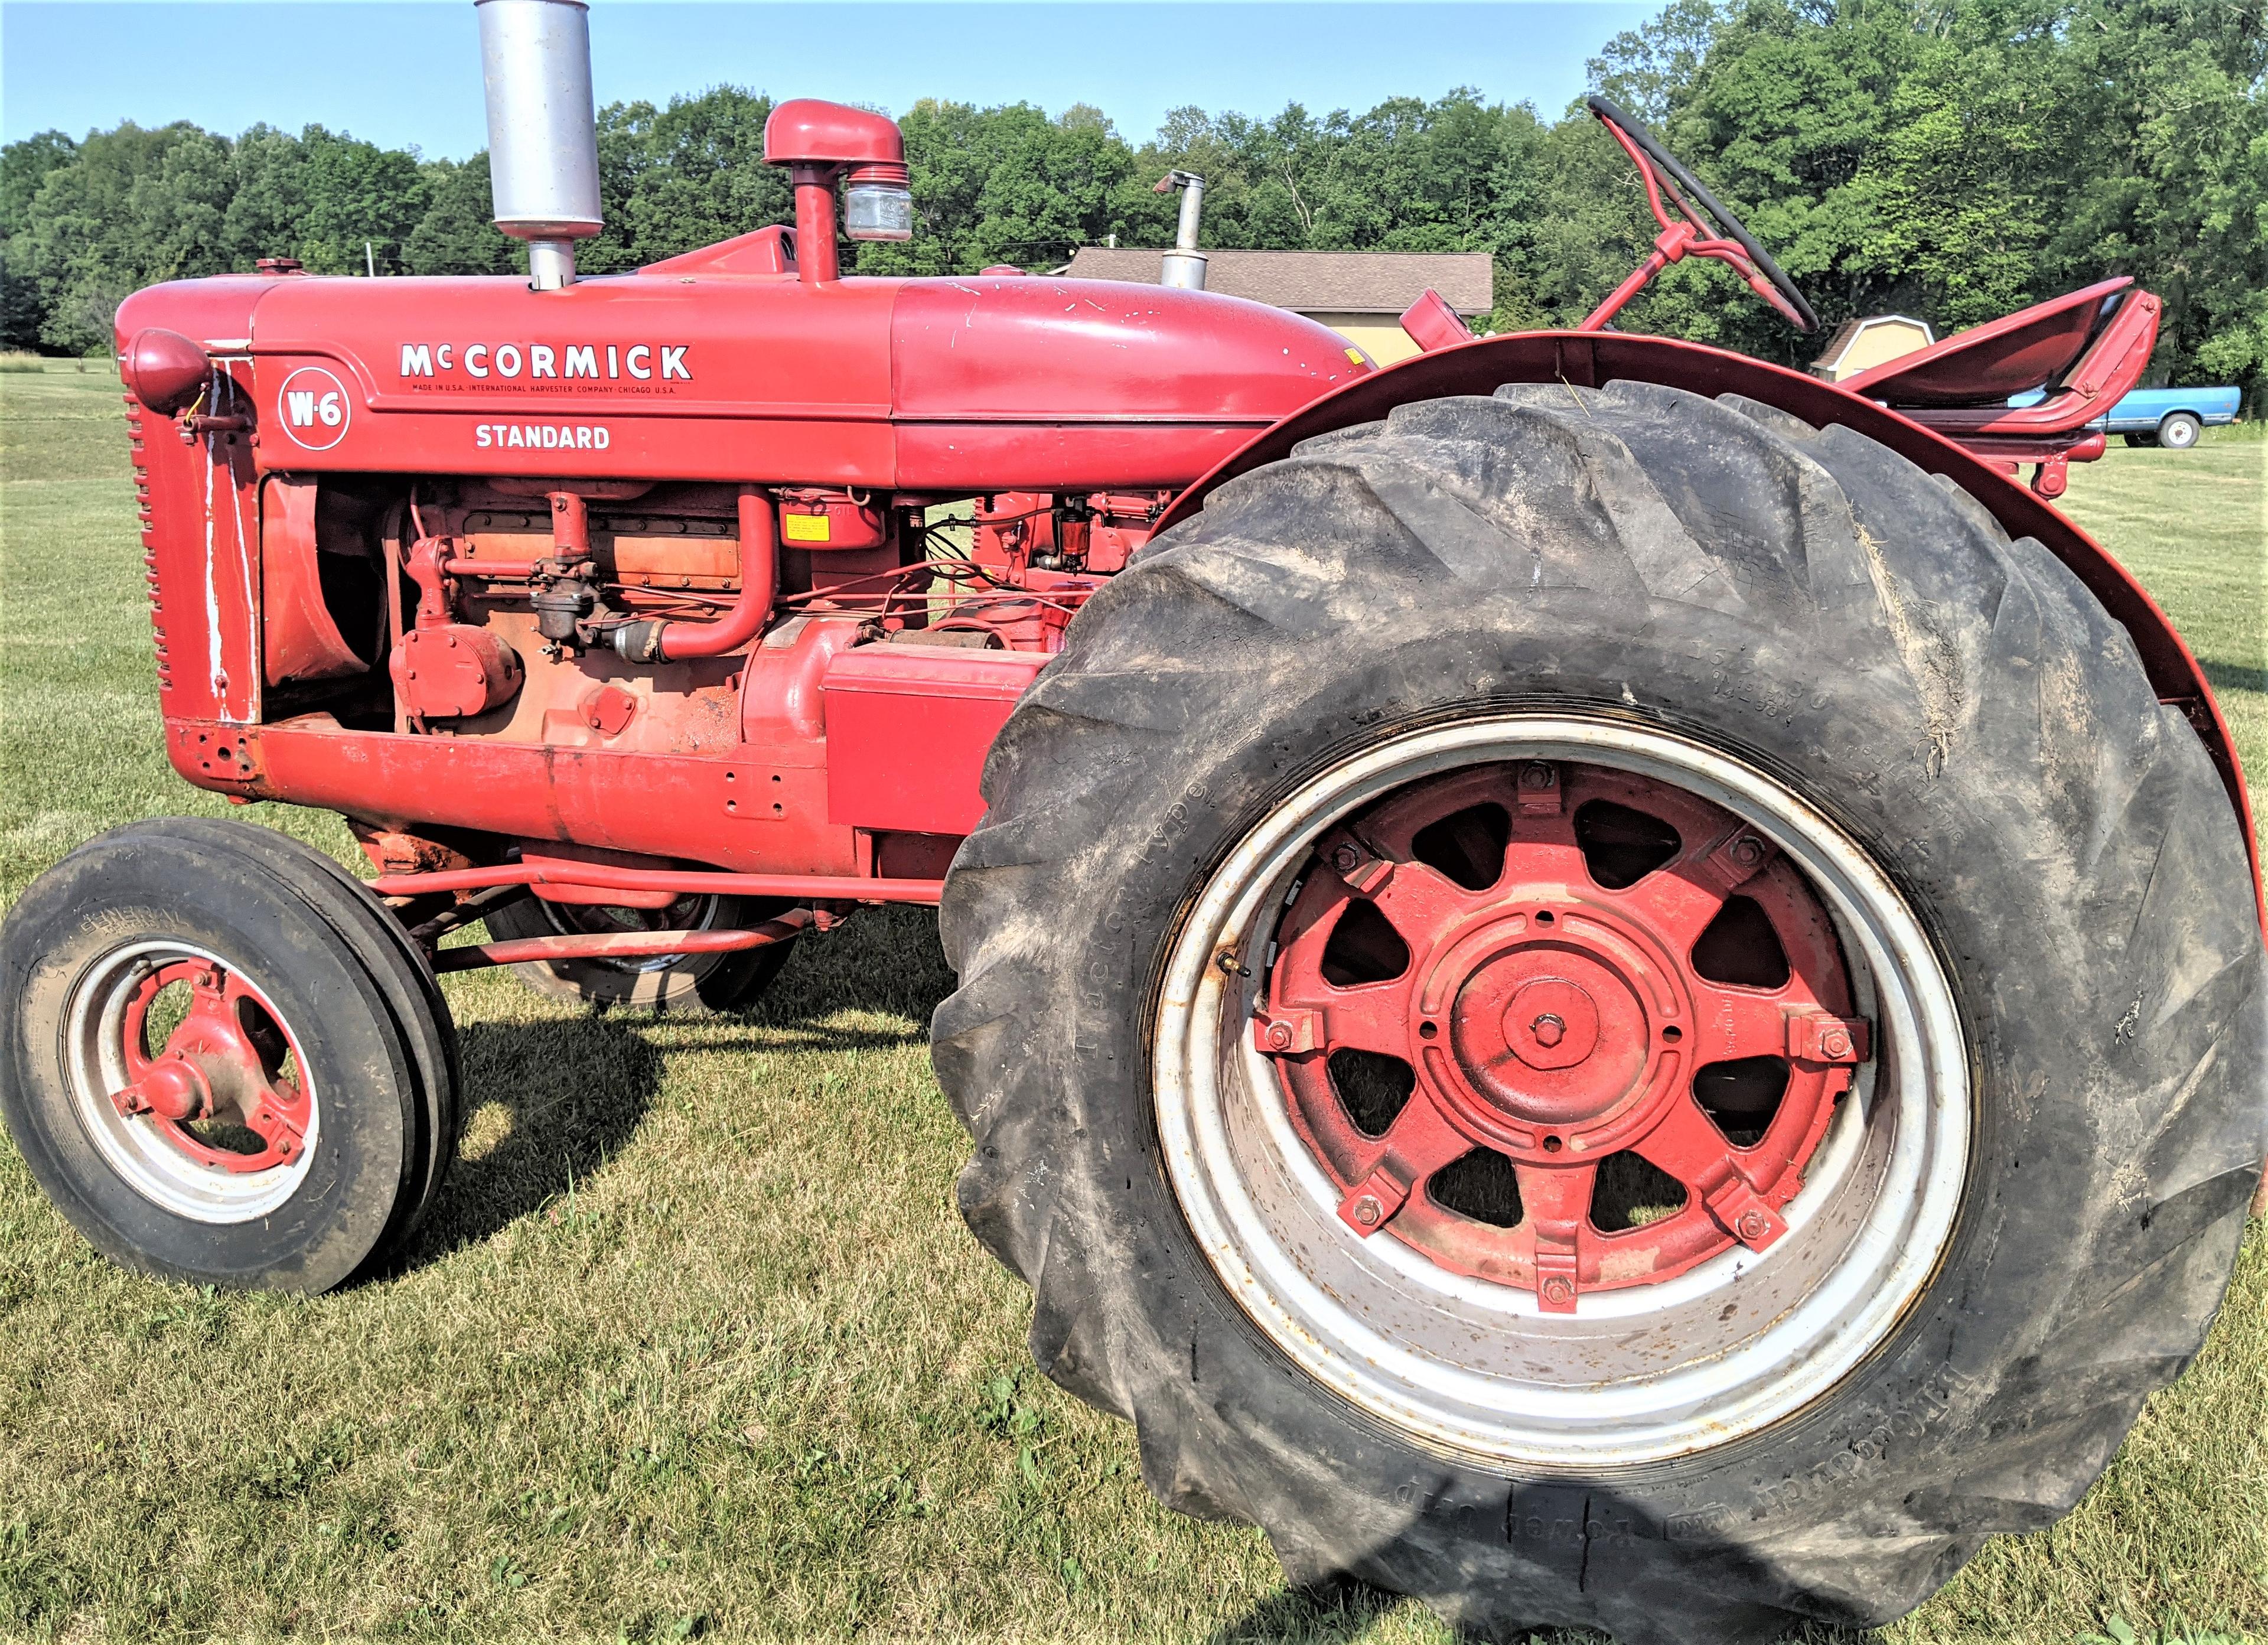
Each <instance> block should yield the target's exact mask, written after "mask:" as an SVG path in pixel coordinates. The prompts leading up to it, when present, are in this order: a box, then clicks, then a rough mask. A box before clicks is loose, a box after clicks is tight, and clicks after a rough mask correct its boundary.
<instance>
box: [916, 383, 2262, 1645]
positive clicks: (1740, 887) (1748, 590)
mask: <svg viewBox="0 0 2268 1645" xmlns="http://www.w3.org/2000/svg"><path fill="white" fill-rule="evenodd" d="M984 793H985V796H986V800H987V802H988V804H989V806H990V810H989V811H988V813H987V815H986V816H985V819H984V822H983V824H982V825H981V826H980V828H979V829H978V830H977V831H976V834H975V835H973V836H972V837H970V838H969V840H968V842H967V843H966V845H963V847H962V848H961V852H960V854H959V856H958V858H957V859H956V860H955V863H954V869H953V873H952V876H951V878H950V880H949V881H948V882H947V885H946V896H945V904H944V909H943V912H942V934H943V938H944V941H945V947H946V955H947V957H948V958H949V959H950V960H951V961H952V963H954V967H955V968H956V970H958V972H959V975H960V988H959V991H958V992H956V993H954V995H953V996H952V997H951V998H950V999H948V1000H946V1002H945V1003H944V1004H943V1005H942V1006H941V1007H939V1011H938V1014H937V1018H936V1022H935V1024H934V1044H935V1047H936V1050H935V1058H936V1063H937V1068H938V1073H939V1079H940V1080H941V1081H942V1082H943V1084H944V1087H945V1089H946V1093H947V1094H948V1095H949V1096H950V1097H951V1098H952V1100H953V1102H954V1105H955V1108H956V1110H957V1111H958V1112H959V1113H960V1115H961V1118H962V1119H963V1121H964V1123H965V1124H966V1125H968V1128H969V1130H970V1131H971V1132H972V1133H973V1136H974V1138H975V1142H976V1148H975V1154H974V1157H973V1158H972V1159H971V1160H970V1162H969V1163H968V1167H967V1168H966V1169H965V1170H964V1171H963V1173H962V1176H961V1185H960V1198H961V1208H962V1211H963V1214H964V1215H965V1216H966V1218H967V1219H968V1223H969V1225H970V1227H971V1228H973V1229H974V1230H975V1231H976V1234H977V1236H979V1237H980V1238H981V1239H982V1240H983V1241H984V1243H986V1244H987V1245H988V1246H990V1248H991V1249H992V1250H994V1251H995V1252H996V1253H997V1254H998V1256H999V1257H1000V1258H1001V1259H1002V1261H1004V1262H1005V1264H1006V1265H1008V1266H1009V1267H1011V1268H1012V1269H1013V1270H1014V1271H1015V1272H1018V1273H1019V1274H1020V1275H1022V1276H1023V1277H1024V1278H1025V1279H1026V1280H1028V1281H1029V1282H1030V1283H1031V1284H1032V1286H1033V1287H1034V1289H1035V1293H1036V1301H1035V1309H1034V1315H1033V1323H1032V1331H1031V1344H1032V1349H1033V1352H1034V1354H1035V1357H1036V1359H1037V1361H1038V1362H1039V1364H1040V1365H1041V1367H1042V1368H1043V1369H1045V1370H1046V1371H1047V1372H1048V1373H1049V1375H1050V1376H1053V1377H1055V1378H1056V1379H1057V1381H1058V1382H1060V1383H1063V1384H1064V1386H1065V1387H1067V1388H1069V1389H1071V1391H1074V1392H1076V1393H1078V1394H1079V1395H1080V1396H1081V1397H1082V1398H1086V1399H1088V1400H1090V1401H1092V1402H1093V1403H1094V1404H1096V1405H1100V1406H1101V1407H1102V1408H1104V1409H1107V1410H1110V1411H1114V1412H1116V1413H1119V1414H1121V1415H1123V1416H1127V1417H1130V1418H1131V1419H1132V1420H1134V1421H1135V1422H1136V1423H1137V1424H1138V1428H1139V1434H1140V1450H1141V1455H1142V1460H1143V1472H1144V1475H1145V1479H1147V1481H1148V1482H1149V1484H1150V1486H1151V1487H1152V1490H1153V1491H1155V1492H1156V1493H1157V1494H1158V1495H1159V1496H1160V1498H1161V1499H1162V1500H1163V1501H1166V1502H1167V1503H1168V1504H1169V1505H1171V1506H1173V1507H1175V1508H1178V1509H1183V1510H1185V1511H1188V1512H1190V1513H1194V1514H1199V1515H1209V1516H1231V1517H1234V1518H1238V1519H1242V1520H1247V1521H1249V1522H1252V1523H1257V1524H1259V1525H1261V1526H1262V1527H1263V1528H1264V1529H1265V1530H1266V1531H1267V1532H1268V1534H1269V1536H1270V1538H1271V1539H1272V1541H1273V1543H1274V1545H1275V1547H1276V1550H1277V1552H1278V1555H1279V1556H1280V1558H1281V1559H1282V1560H1283V1563H1284V1566H1285V1570H1286V1572H1287V1573H1288V1574H1289V1575H1291V1576H1292V1578H1293V1579H1294V1580H1295V1581H1299V1582H1317V1581H1322V1580H1325V1579H1329V1578H1332V1577H1335V1576H1339V1575H1351V1576H1355V1577H1359V1578H1360V1579H1362V1580H1364V1581H1366V1582H1372V1583H1375V1584H1378V1585H1380V1586H1381V1587H1385V1588H1388V1589H1391V1590H1398V1591H1402V1592H1406V1593H1410V1594H1414V1595H1418V1596H1420V1597H1423V1598H1425V1599H1426V1600H1427V1601H1429V1602H1430V1603H1432V1604H1433V1605H1434V1606H1436V1607H1437V1608H1438V1609H1440V1611H1441V1612H1444V1613H1445V1614H1446V1615H1447V1617H1448V1618H1450V1619H1452V1620H1453V1621H1454V1622H1455V1623H1458V1624H1460V1625H1462V1626H1465V1627H1471V1628H1474V1629H1476V1630H1479V1631H1484V1632H1488V1633H1491V1634H1498V1635H1506V1634H1515V1633H1516V1632H1517V1631H1518V1630H1519V1629H1521V1628H1523V1627H1545V1626H1554V1625H1557V1626H1568V1627H1593V1628H1599V1629H1603V1630H1606V1631H1608V1632H1610V1633H1612V1634H1616V1635H1617V1636H1619V1637H1620V1638H1622V1639H1624V1640H1626V1641H1712V1642H1716V1641H1749V1640H1753V1641H1764V1640H1768V1639H1773V1638H1777V1637H1778V1636H1779V1635H1780V1634H1781V1633H1782V1632H1784V1631H1785V1630H1787V1629H1789V1628H1792V1627H1797V1626H1800V1624H1802V1623H1805V1622H1814V1621H1815V1622H1826V1623H1834V1624H1842V1625H1847V1626H1859V1627H1863V1626H1870V1625H1874V1624H1877V1623H1880V1622H1882V1621H1885V1620H1887V1619H1889V1618H1891V1617H1893V1616H1896V1615H1897V1614H1898V1613H1900V1612H1904V1611H1905V1610H1907V1609H1909V1608H1910V1607H1911V1606H1912V1605H1914V1604H1918V1602H1919V1601H1920V1600H1922V1599H1923V1598H1925V1597H1926V1596H1927V1595H1928V1594H1930V1593H1931V1592H1932V1591H1933V1590H1934V1589H1936V1588H1937V1587H1938V1586H1939V1585H1940V1584H1941V1583H1942V1582H1945V1581H1946V1580H1947V1579H1948V1577H1950V1576H1951V1575H1952V1574H1953V1573H1954V1572H1955V1570H1957V1569H1958V1568H1960V1566H1961V1565H1962V1563H1963V1562H1964V1561H1965V1560H1967V1559H1968V1558H1969V1557H1970V1555H1971V1554H1972V1553H1975V1552H1976V1550H1977V1547H1978V1545H1980V1544H1981V1543H1982V1541H1983V1540H1984V1538H1985V1537H1986V1536H1988V1535H1990V1534H1992V1533H1993V1532H1996V1531H2026V1530H2031V1529H2035V1528H2036V1527H2038V1526H2040V1525H2043V1524H2045V1523H2049V1522H2050V1521H2051V1520H2052V1519H2054V1518H2055V1517H2056V1516H2058V1515H2059V1514H2061V1513H2063V1512H2065V1511H2066V1509H2069V1508H2070V1507H2071V1506H2072V1505H2073V1503H2074V1502H2075V1501H2077V1500H2078V1498H2079V1496H2080V1494H2081V1493H2082V1492H2083V1491H2084V1490H2085V1489H2086V1487H2087V1486H2088V1483H2089V1482H2090V1481H2091V1480H2092V1479H2094V1478H2095V1476H2096V1474H2097V1473H2099V1472H2101V1470H2102V1467H2103V1465H2104V1464H2106V1462H2107V1461H2108V1460H2109V1458H2110V1456H2111V1454H2112V1452H2113V1451H2114V1450H2116V1449H2117V1445H2118V1443H2119V1441H2120V1439H2121V1438H2122V1437H2123V1435H2124V1434H2125V1432H2126V1430H2127V1427H2128V1426H2129V1425H2130V1424H2131V1423H2132V1420H2133V1419H2134V1416H2135V1414H2136V1413H2137V1411H2138V1410H2139V1406H2140V1404H2141V1402H2142V1400H2143V1398H2145V1397H2146V1396H2147V1394H2148V1393H2149V1392H2150V1391H2153V1390H2154V1389H2155V1388H2157V1387H2159V1386H2161V1384H2163V1383H2165V1382H2167V1381H2168V1380H2169V1379H2170V1378H2171V1377H2172V1376H2175V1375H2176V1373H2177V1372H2178V1371H2179V1370H2180V1369H2181V1368H2182V1367H2183V1365H2184V1364H2185V1363H2186V1362H2187V1361H2188V1359H2189V1357H2190V1356H2191V1354H2194V1353H2195V1352H2196V1350H2197V1348H2198V1344H2199V1342H2200V1341H2201V1340H2202V1339H2203V1336H2204V1333H2205V1328H2206V1326H2207V1324H2208V1323H2209V1322H2210V1320H2211V1318H2212V1316H2213V1311H2214V1309H2215V1308H2216V1307H2217V1305H2218V1303H2219V1301H2220V1295H2221V1292H2222V1290H2223V1287H2225V1285H2226V1283H2227V1281H2228V1276H2229V1273H2230V1272H2231V1268H2232V1266H2233V1264H2234V1261H2235V1252H2236V1248H2237V1243H2238V1241H2239V1238H2240V1236H2241V1234H2242V1226H2243V1221H2244V1213H2245V1206H2246V1202H2247V1200H2248V1199H2249V1197H2250V1191H2251V1188H2252V1184H2253V1183H2254V1181H2255V1180H2256V1179H2257V1175H2258V1169H2259V1161H2260V1157H2261V1152H2262V1148H2263V1146H2264V1123H2268V1103H2264V1101H2263V1095H2264V1094H2263V1087H2262V1073H2261V1069H2262V1051H2263V1048H2264V1040H2268V1003H2264V1001H2268V994H2264V986H2263V971H2264V964H2263V955H2262V949H2261V935H2260V932H2259V930H2258V928H2257V926H2256V925H2255V923H2254V915H2253V907H2252V899H2251V895H2250V883H2249V880H2248V874H2249V869H2248V866H2247V860H2246V856H2245V852H2244V845H2243V841H2242V837H2241V835H2240V832H2239V829H2238V826H2237V823H2236V821H2235V815H2234V813H2233V810H2232V808H2231V807H2230V805H2229V803H2228V798H2227V795H2226V793H2224V791H2223V789H2222V788H2221V786H2220V782H2219V780H2218V778H2217V777H2216V776H2215V773H2214V771H2213V765H2212V763H2211V762H2210V760H2209V759H2208V758H2207V756H2206V754H2205V749H2204V748H2203V747H2202V746H2201V745H2200V744H2199V742H2198V739H2197V737H2196V736H2195V735H2194V734H2193V733H2192V732H2191V730H2190V728H2189V727H2188V725H2187V724H2186V723H2185V721H2184V720H2183V717H2182V715H2181V713H2180V712H2179V711H2178V710H2177V709H2175V708H2170V707H2164V706H2161V704H2159V703H2158V701H2157V699H2156V697H2155V695H2154V692H2153V691H2152V690H2151V688H2150V685H2149V683H2148V682H2147V679H2146V678H2145V676H2144V675H2143V672H2142V668H2141V666H2140V663H2139V660H2138V659H2137V657H2136V655H2135V653H2134V650H2133V647H2132V644H2131V642H2130V641H2129V639H2128V638H2127V636H2126V635H2125V633H2124V631H2122V630H2121V629H2120V628H2119V627H2118V626H2117V624H2115V623H2112V622H2111V621H2110V619H2109V618H2108V617H2107V616H2105V615H2104V614H2103V613H2102V610H2101V609H2099V608H2098V607H2097V606H2096V605H2095V602H2094V601H2092V599H2091V598H2090V597H2089V596H2088V594H2087V593H2086V592H2085V591H2084V590H2083V589H2082V587H2081V586H2080V584H2079V583H2078V582H2077V580H2076V579H2073V576H2072V575H2071V574H2070V573H2069V572H2067V571H2066V569H2065V568H2064V567H2063V566H2062V565H2060V564H2058V562H2057V561H2056V560H2054V559H2053V558H2052V557H2051V556H2050V555H2049V554H2048V553H2047V552H2046V550H2044V549H2043V548H2042V547H2041V546H2040V545H2039V544H2038V543H2036V542H2030V541H2024V542H2009V541H2007V538H2006V537H2005V535H2003V534H2002V533H2001V532H2000V531H1999V528H1998V527H1996V526H1995V525H1994V524H1993V523H1992V520H1990V519H1989V517H1987V516H1986V515H1985V513H1984V512H1983V510H1982V509H1981V508H1979V507H1978V506H1977V505H1976V504H1975V503H1974V502H1973V501H1972V500H1971V499H1970V498H1968V497H1966V496H1965V495H1963V494H1962V493H1961V492H1959V491H1956V490H1955V489H1954V488H1953V487H1952V486H1951V485H1950V484H1948V483H1941V482H1938V481H1935V480H1933V478H1932V477H1931V476H1927V475H1925V474H1923V473H1922V472H1921V471H1920V470H1918V469H1917V468H1913V467H1911V465H1909V464H1908V463H1906V462H1905V461H1904V460H1903V459H1901V458H1899V457H1897V456H1896V455H1894V454H1891V453H1889V451H1887V450H1885V449H1883V448H1882V447H1881V446H1877V445H1875V444H1874V443H1873V442H1871V441H1869V440H1867V439H1864V438H1862V437H1859V436H1858V435H1855V434H1852V433H1851V432H1848V431H1845V430H1843V429H1837V428H1829V429H1825V430H1815V429H1813V428H1811V427H1809V426H1808V425H1806V424H1800V423H1799V422H1796V421H1795V420H1794V419H1793V418H1791V417H1787V416H1786V415H1785V414H1782V413H1780V412H1778V411H1775V410H1772V409H1769V408H1767V407H1764V406H1762V405H1758V404H1756V403H1754V402H1746V401H1743V400H1741V399H1738V398H1735V397H1731V396H1727V397H1726V398H1725V399H1722V400H1718V401H1710V400H1706V399H1702V398H1699V397H1697V396H1694V395H1688V394H1685V393H1683V392H1680V391H1677V390H1674V389H1669V388H1666V387H1657V386H1652V385H1646V384H1638V383H1620V384H1616V385H1614V386H1612V387H1609V388H1607V389H1604V390H1597V391H1594V390H1589V389H1577V388H1571V387H1565V386H1563V385H1558V384H1554V385H1551V386H1550V387H1527V386H1520V387H1506V388H1505V389H1503V390H1500V391H1499V394H1498V395H1496V396H1495V397H1494V398H1492V399H1491V398H1477V397H1474V398H1458V399H1450V400H1441V401H1436V402H1425V403H1420V404H1415V405H1410V406H1408V407H1404V408H1403V409H1398V410H1396V411H1395V413H1394V414H1393V415H1392V417H1389V418H1388V420H1387V421H1385V422H1383V423H1378V424H1369V425H1366V426H1363V427H1359V428H1355V429H1350V430H1346V431H1344V432H1338V433H1335V434H1331V435H1328V436H1324V437H1322V438H1319V439H1314V440H1311V441H1309V442H1307V444H1306V445H1304V446H1301V447H1300V449H1299V451H1298V452H1297V453H1296V454H1294V455H1293V456H1292V458H1290V459H1289V460H1287V461H1284V462H1281V463H1278V464H1275V465H1272V466H1270V468H1265V469H1262V470H1259V471H1256V472H1255V473H1253V474H1250V475H1248V476H1243V477H1241V478H1240V479H1238V480H1236V481H1234V482H1233V483H1230V484H1228V485H1226V486H1224V487H1223V488H1221V489H1220V490H1219V491H1217V492H1216V493H1215V494H1214V495H1213V497H1212V498H1211V499H1210V501H1209V503H1208V504H1207V506H1206V508H1205V510H1204V513H1202V514H1201V515H1199V516H1198V517H1197V518H1196V519H1194V520H1190V521H1189V522H1188V523H1187V524H1186V525H1184V526H1182V527H1179V528H1177V529H1176V530H1175V531H1174V532H1172V533H1170V534H1168V535H1167V536H1166V537H1164V538H1162V539H1161V540H1160V542H1158V543H1157V544H1156V545H1154V546H1153V548H1152V550H1150V551H1149V552H1148V553H1147V554H1145V556H1144V557H1141V558H1140V559H1138V561H1137V562H1136V564H1134V565H1133V567H1132V568H1131V569H1130V570H1129V571H1128V572H1125V573H1123V575H1122V576H1121V577H1120V578H1119V579H1116V582H1114V584H1113V585H1112V586H1109V587H1108V588H1107V589H1105V590H1103V591H1102V592H1101V594H1097V595H1096V596H1095V597H1094V600H1093V601H1090V603H1089V604H1088V606H1087V607H1086V610H1085V611H1084V612H1083V613H1082V614H1081V616H1079V619H1078V620H1077V621H1076V622H1075V623H1073V624H1072V625H1071V630H1070V632H1069V636H1068V643H1067V645H1066V647H1065V649H1064V652H1063V653H1062V654H1061V656H1059V657H1058V658H1057V660H1055V661H1054V662H1053V663H1052V664H1051V665H1050V666H1049V668H1048V670H1047V671H1046V672H1045V673H1044V674H1042V675H1041V676H1040V678H1039V680H1038V682H1036V683H1035V686H1034V688H1033V689H1032V690H1031V691H1030V692H1029V693H1027V696H1026V697H1024V699H1023V701H1022V702H1021V704H1020V705H1019V707H1018V708H1017V711H1016V712H1015V714H1014V716H1013V719H1011V720H1010V721H1009V723H1008V725H1007V727H1006V728H1005V730H1004V731H1003V733H1002V734H1001V737H1000V739H999V741H998V743H997V745H996V746H995V748H994V749H993V751H992V753H991V756H990V760H989V761H988V763H987V765H986V768H985V774H984Z"/></svg>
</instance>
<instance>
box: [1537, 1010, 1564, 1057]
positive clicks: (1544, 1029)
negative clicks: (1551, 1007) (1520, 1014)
mask: <svg viewBox="0 0 2268 1645" xmlns="http://www.w3.org/2000/svg"><path fill="white" fill-rule="evenodd" d="M1528 1032H1529V1033H1530V1034H1533V1035H1534V1036H1535V1043H1536V1044H1539V1045H1541V1046H1543V1047H1544V1048H1545V1049H1546V1050H1547V1051H1548V1050H1549V1049H1550V1048H1551V1047H1552V1046H1554V1045H1557V1044H1558V1043H1559V1042H1560V1041H1561V1040H1563V1039H1565V1038H1566V1037H1567V1025H1566V1024H1565V1022H1561V1021H1560V1020H1559V1019H1558V1018H1557V1017H1556V1016H1554V1015H1552V1014H1551V1013H1550V1012H1549V1011H1547V1012H1545V1013H1544V1014H1543V1015H1542V1016H1540V1017H1538V1018H1536V1019H1535V1022H1531V1023H1529V1024H1528Z"/></svg>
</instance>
